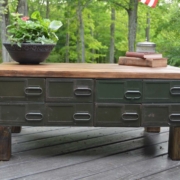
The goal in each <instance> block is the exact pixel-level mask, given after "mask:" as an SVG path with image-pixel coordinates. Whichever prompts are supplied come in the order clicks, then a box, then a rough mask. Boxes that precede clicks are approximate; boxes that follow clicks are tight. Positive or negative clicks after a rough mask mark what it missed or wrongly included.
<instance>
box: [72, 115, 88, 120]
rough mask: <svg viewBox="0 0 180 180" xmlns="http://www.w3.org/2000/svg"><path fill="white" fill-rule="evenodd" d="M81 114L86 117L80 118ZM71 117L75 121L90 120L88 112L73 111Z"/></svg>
mask: <svg viewBox="0 0 180 180" xmlns="http://www.w3.org/2000/svg"><path fill="white" fill-rule="evenodd" d="M81 116H82V117H86V118H80V117H81ZM73 119H74V120H75V121H90V119H91V115H90V114H89V113H75V114H74V115H73Z"/></svg>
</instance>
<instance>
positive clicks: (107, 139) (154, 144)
mask: <svg viewBox="0 0 180 180" xmlns="http://www.w3.org/2000/svg"><path fill="white" fill-rule="evenodd" d="M12 136H13V137H12V157H11V160H10V161H1V162H0V180H9V179H22V180H23V179H24V180H75V179H83V180H101V179H102V180H120V179H122V180H135V179H138V180H139V179H143V180H149V179H152V180H164V179H166V180H177V179H179V177H180V161H172V160H171V159H169V157H168V155H167V149H168V136H169V129H168V128H161V133H158V134H156V133H146V132H144V128H94V127H93V128H87V127H82V128H80V127H23V129H22V132H21V133H20V134H13V135H12Z"/></svg>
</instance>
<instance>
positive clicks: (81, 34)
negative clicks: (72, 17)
mask: <svg viewBox="0 0 180 180" xmlns="http://www.w3.org/2000/svg"><path fill="white" fill-rule="evenodd" d="M77 16H78V22H79V26H78V29H79V30H78V31H79V37H80V49H81V51H80V62H82V63H84V62H85V43H84V22H83V17H82V7H81V2H80V0H79V1H78V8H77Z"/></svg>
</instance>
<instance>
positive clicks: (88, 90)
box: [46, 78, 94, 103]
mask: <svg viewBox="0 0 180 180" xmlns="http://www.w3.org/2000/svg"><path fill="white" fill-rule="evenodd" d="M93 88H94V81H93V80H92V79H65V78H62V79H57V78H48V79H47V83H46V91H47V95H46V100H47V101H51V102H83V103H84V102H85V103H86V102H92V101H93V94H94V93H93V91H94V89H93Z"/></svg>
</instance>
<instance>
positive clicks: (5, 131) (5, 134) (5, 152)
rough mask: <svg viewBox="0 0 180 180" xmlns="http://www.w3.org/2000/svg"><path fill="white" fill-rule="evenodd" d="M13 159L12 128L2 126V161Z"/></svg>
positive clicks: (0, 158)
mask: <svg viewBox="0 0 180 180" xmlns="http://www.w3.org/2000/svg"><path fill="white" fill-rule="evenodd" d="M10 157H11V127H9V126H7V127H5V126H0V161H8V160H9V159H10Z"/></svg>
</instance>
